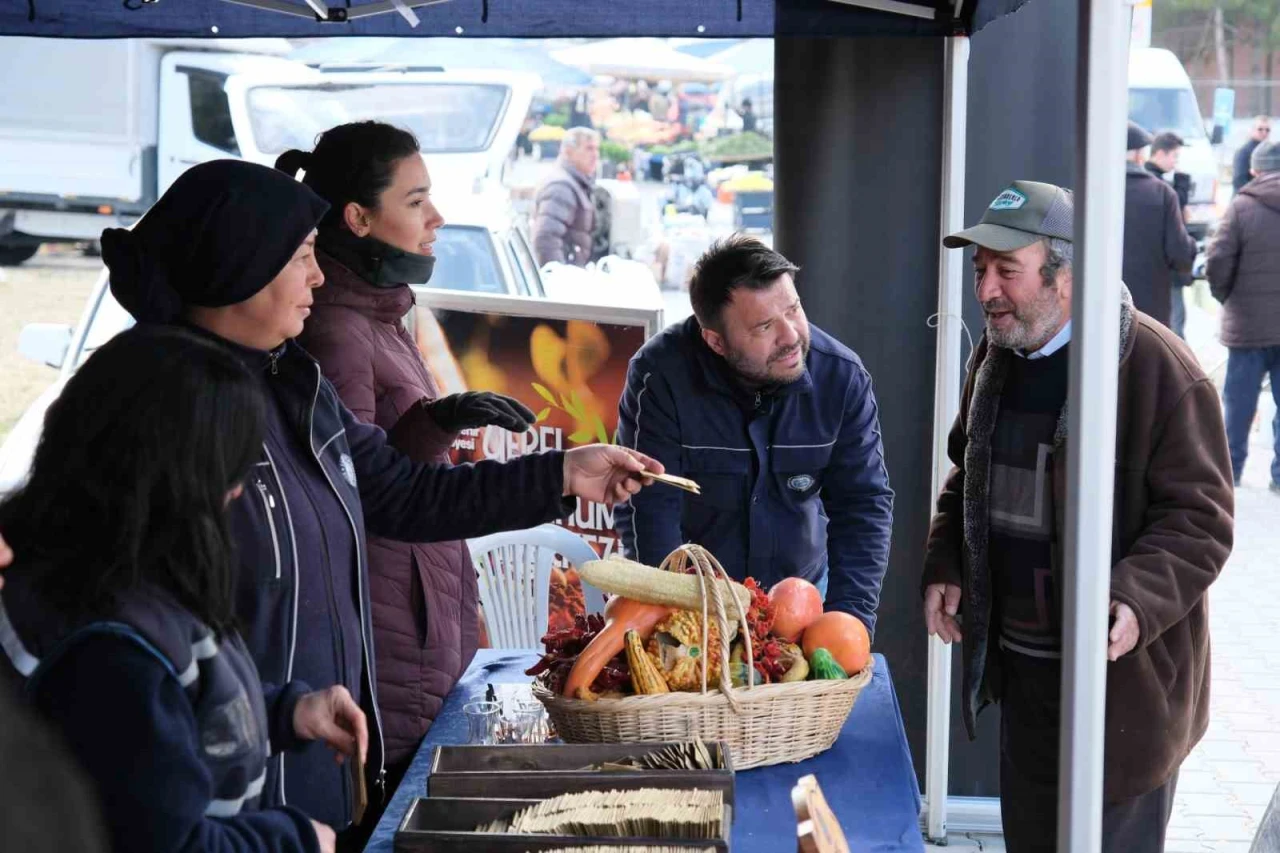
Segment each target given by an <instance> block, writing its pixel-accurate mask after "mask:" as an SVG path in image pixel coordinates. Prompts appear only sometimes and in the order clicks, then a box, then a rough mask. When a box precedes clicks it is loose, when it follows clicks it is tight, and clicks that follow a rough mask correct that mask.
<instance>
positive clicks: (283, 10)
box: [223, 0, 449, 26]
mask: <svg viewBox="0 0 1280 853" xmlns="http://www.w3.org/2000/svg"><path fill="white" fill-rule="evenodd" d="M223 2H224V3H234V4H235V5H237V6H249V7H250V8H253V9H260V10H262V11H265V12H279V13H280V14H282V15H292V16H293V17H295V18H306V19H307V20H309V21H318V22H320V23H322V24H345V23H347V22H349V21H356V20H359V19H360V18H369V17H372V16H374V15H384V14H386V13H388V12H398V13H399V14H400V15H402V16H404V18H405V20H407V21H408V22H409V23H410V24H411V25H412V26H417V23H418V22H417V16H416V15H414V14H413V12H412V10H413V9H420V8H422V7H424V6H437V5H439V4H441V3H447V2H449V0H380V2H377V3H365V4H362V5H360V6H352V7H351V8H347V7H345V6H340V7H337V8H330V7H329V6H328V5H326V4H325V3H324V2H323V0H304V2H305V3H306V5H305V6H301V5H299V4H297V3H291V2H289V0H223Z"/></svg>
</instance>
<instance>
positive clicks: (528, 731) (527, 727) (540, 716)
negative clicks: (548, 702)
mask: <svg viewBox="0 0 1280 853" xmlns="http://www.w3.org/2000/svg"><path fill="white" fill-rule="evenodd" d="M516 721H517V727H516V730H517V731H518V732H519V733H520V742H521V743H528V744H539V743H546V742H547V725H546V721H547V709H546V708H544V707H543V705H542V703H541V702H539V701H538V700H536V699H521V700H519V701H517V703H516Z"/></svg>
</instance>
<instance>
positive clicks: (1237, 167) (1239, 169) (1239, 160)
mask: <svg viewBox="0 0 1280 853" xmlns="http://www.w3.org/2000/svg"><path fill="white" fill-rule="evenodd" d="M1270 135H1271V119H1270V117H1268V116H1255V117H1254V119H1253V131H1252V132H1251V133H1250V134H1249V141H1248V142H1246V143H1245V144H1244V145H1241V146H1240V150H1239V151H1237V152H1236V157H1235V161H1234V162H1233V168H1232V180H1231V186H1232V188H1233V189H1234V190H1235V191H1236V192H1240V190H1242V189H1244V185H1245V184H1247V183H1249V181H1251V180H1253V172H1252V171H1251V166H1250V165H1249V164H1250V161H1251V159H1252V158H1253V149H1255V148H1257V147H1258V146H1259V145H1261V144H1262V143H1264V142H1266V141H1267V137H1269V136H1270Z"/></svg>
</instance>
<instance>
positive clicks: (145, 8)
mask: <svg viewBox="0 0 1280 853" xmlns="http://www.w3.org/2000/svg"><path fill="white" fill-rule="evenodd" d="M316 2H320V3H323V4H324V5H325V6H326V7H327V8H329V9H331V10H332V11H333V13H334V14H335V15H337V16H341V15H342V14H344V10H348V9H349V11H351V12H357V11H359V10H361V9H362V8H364V9H368V8H371V4H372V5H373V6H389V5H390V4H388V3H386V2H385V0H384V2H376V0H316ZM864 2H870V3H872V4H873V5H887V6H888V7H889V8H892V9H894V11H876V10H872V9H868V8H864V7H860V6H856V5H852V4H851V0H846V2H833V0H643V2H637V0H589V2H583V0H448V2H443V3H440V4H439V5H432V6H427V7H423V8H419V9H418V10H417V12H416V14H417V16H418V18H419V19H420V23H419V25H418V26H417V27H411V26H410V25H409V23H408V22H407V21H406V20H405V19H404V18H403V17H402V16H401V15H399V14H397V13H396V12H394V11H391V12H387V13H385V14H378V15H373V16H370V17H367V18H361V19H359V20H352V21H348V22H346V23H321V22H319V21H317V20H315V19H314V17H312V18H306V17H297V16H294V15H288V14H282V13H280V12H275V11H267V10H265V9H261V8H252V7H251V6H246V5H238V3H257V4H267V5H275V6H280V7H283V8H291V9H294V10H296V11H299V12H303V13H305V12H306V11H307V5H306V3H305V2H304V0H237V2H236V3H232V2H229V0H130V2H129V3H127V4H124V3H121V2H119V0H26V2H20V0H9V2H7V3H4V4H0V35H25V36H54V37H58V36H60V37H64V38H122V37H157V38H159V37H170V38H192V37H196V38H214V37H220V38H248V37H255V36H256V37H263V36H273V37H281V36H283V37H289V38H307V37H316V36H464V37H508V38H565V37H600V38H607V37H614V36H673V37H674V36H692V37H704V38H750V37H772V36H853V35H886V34H889V35H893V34H899V35H954V34H957V33H965V32H969V33H971V32H974V31H976V30H978V29H980V28H981V27H982V26H984V25H985V24H987V23H989V22H990V21H992V20H994V19H995V18H998V17H1000V16H1001V15H1005V14H1008V13H1009V12H1011V11H1013V10H1014V9H1017V8H1018V7H1019V6H1021V5H1022V4H1023V3H1025V2H1027V0H962V2H960V3H958V4H956V3H953V2H951V0H887V2H886V0H864ZM957 8H958V9H959V12H958V14H957V13H956V11H955V10H956V9H957Z"/></svg>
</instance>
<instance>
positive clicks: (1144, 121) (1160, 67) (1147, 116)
mask: <svg viewBox="0 0 1280 853" xmlns="http://www.w3.org/2000/svg"><path fill="white" fill-rule="evenodd" d="M1129 118H1130V119H1131V120H1133V121H1135V122H1137V123H1138V124H1140V125H1142V127H1143V128H1144V129H1146V130H1147V131H1148V132H1150V133H1151V134H1153V135H1154V134H1156V133H1159V132H1160V131H1162V130H1172V131H1174V132H1175V133H1177V134H1178V135H1179V136H1181V137H1182V139H1183V141H1184V142H1185V143H1186V147H1184V148H1183V149H1182V152H1181V154H1180V155H1179V159H1178V171H1180V172H1186V173H1187V174H1189V175H1191V180H1192V181H1193V182H1194V183H1193V186H1192V189H1191V200H1190V208H1191V215H1190V220H1189V221H1188V223H1187V230H1188V231H1190V232H1191V236H1193V237H1195V238H1196V239H1201V238H1203V237H1204V236H1205V235H1206V234H1207V233H1208V232H1209V231H1210V230H1212V228H1213V227H1214V226H1215V225H1216V224H1217V220H1218V212H1217V207H1216V206H1215V204H1214V199H1215V198H1216V197H1217V194H1218V163H1217V159H1216V158H1215V157H1214V153H1213V148H1212V146H1211V145H1210V142H1209V136H1208V134H1207V133H1206V132H1205V120H1204V117H1203V116H1202V115H1201V113H1200V106H1199V104H1198V103H1197V102H1196V95H1195V91H1194V90H1193V89H1192V88H1191V78H1189V77H1188V76H1187V71H1186V69H1185V68H1183V67H1182V63H1181V62H1180V61H1178V57H1176V56H1174V55H1173V53H1172V52H1170V51H1168V50H1163V49H1161V48H1152V47H1144V48H1134V49H1133V50H1131V51H1130V52H1129Z"/></svg>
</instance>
